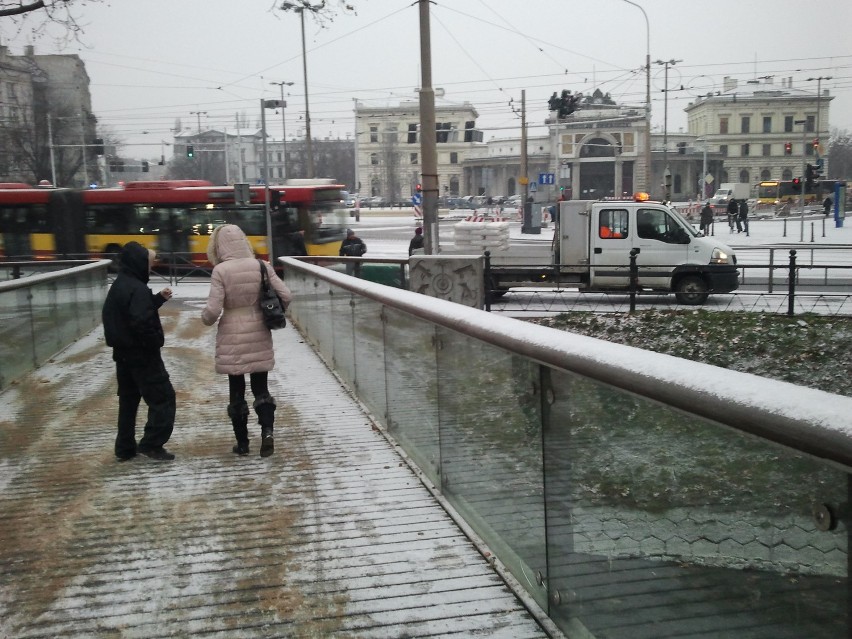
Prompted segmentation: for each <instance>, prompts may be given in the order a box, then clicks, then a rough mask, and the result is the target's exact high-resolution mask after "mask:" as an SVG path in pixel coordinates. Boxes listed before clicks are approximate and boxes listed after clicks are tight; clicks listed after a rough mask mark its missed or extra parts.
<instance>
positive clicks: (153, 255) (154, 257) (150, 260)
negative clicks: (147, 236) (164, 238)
mask: <svg viewBox="0 0 852 639" xmlns="http://www.w3.org/2000/svg"><path fill="white" fill-rule="evenodd" d="M156 260H157V251H155V250H153V249H148V268H151V267H152V266H154V262H155V261H156Z"/></svg>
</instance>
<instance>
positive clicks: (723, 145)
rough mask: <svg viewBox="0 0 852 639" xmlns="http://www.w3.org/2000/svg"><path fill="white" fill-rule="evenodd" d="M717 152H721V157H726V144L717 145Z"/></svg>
mask: <svg viewBox="0 0 852 639" xmlns="http://www.w3.org/2000/svg"><path fill="white" fill-rule="evenodd" d="M719 153H721V154H722V157H723V158H726V157H728V145H727V144H720V145H719Z"/></svg>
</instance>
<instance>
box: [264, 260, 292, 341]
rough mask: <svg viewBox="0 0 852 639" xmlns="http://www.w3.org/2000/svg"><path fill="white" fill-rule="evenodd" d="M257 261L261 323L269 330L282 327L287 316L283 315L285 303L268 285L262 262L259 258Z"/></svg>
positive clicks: (285, 322) (285, 307)
mask: <svg viewBox="0 0 852 639" xmlns="http://www.w3.org/2000/svg"><path fill="white" fill-rule="evenodd" d="M258 263H259V264H260V310H261V311H263V323H264V324H266V328H268V329H271V330H275V329H276V328H284V327H285V326H287V318H286V317H285V316H284V311H286V310H287V305H286V304H285V303H284V302H283V301H282V300H281V298H280V297H278V293H276V292H275V291H274V290H273V289H272V288H271V287H270V286H269V280H268V279H267V275H266V266H265V265H264V263H263V262H262V261H261V260H258Z"/></svg>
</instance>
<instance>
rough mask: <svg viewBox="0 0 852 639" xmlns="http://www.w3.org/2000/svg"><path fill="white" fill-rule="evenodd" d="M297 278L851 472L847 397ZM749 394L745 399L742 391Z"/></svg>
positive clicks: (343, 279) (395, 294)
mask: <svg viewBox="0 0 852 639" xmlns="http://www.w3.org/2000/svg"><path fill="white" fill-rule="evenodd" d="M279 260H280V262H281V263H282V264H283V266H284V269H285V275H286V272H287V270H290V269H292V270H294V271H297V272H304V273H307V274H310V276H312V277H315V278H317V279H319V280H322V281H325V282H328V283H329V284H332V285H334V286H335V287H339V288H342V289H344V290H347V291H349V292H351V293H353V294H356V295H360V296H363V297H365V298H368V299H371V300H373V301H375V302H378V303H380V304H382V305H384V306H388V307H391V308H394V309H395V310H398V311H401V312H403V313H406V314H408V315H411V316H413V317H415V318H418V319H421V320H424V321H427V322H431V323H433V324H436V325H438V326H442V327H444V328H447V329H450V330H453V331H456V332H460V333H463V334H465V335H468V336H471V337H473V338H476V339H478V340H480V341H482V342H485V343H487V344H491V345H493V346H496V347H498V348H501V349H504V350H506V351H509V352H512V353H517V354H519V355H521V356H523V357H527V358H529V359H531V360H533V361H536V362H538V363H540V364H544V365H546V366H549V367H551V368H554V369H557V370H561V371H566V372H570V373H576V374H578V375H581V376H583V377H586V378H589V379H593V380H596V381H598V382H601V383H603V384H607V385H609V386H612V387H615V388H618V389H620V390H623V391H626V392H629V393H633V394H636V395H639V396H642V397H645V398H648V399H650V400H653V401H657V402H660V403H662V404H664V405H666V406H669V407H672V408H675V409H678V410H681V411H683V412H684V413H687V414H689V415H695V416H698V417H700V418H703V419H707V420H710V421H713V422H716V423H719V424H722V425H724V426H728V427H730V428H733V429H735V430H738V431H742V432H745V433H749V434H751V435H756V436H758V437H761V438H764V439H766V440H769V441H772V442H775V443H778V444H781V445H783V446H786V447H789V448H792V449H794V450H798V451H801V452H804V453H807V454H810V455H814V456H816V457H819V458H823V459H826V460H830V461H832V462H835V463H838V464H840V465H842V466H844V467H845V470H846V471H847V472H850V471H852V428H850V427H849V415H852V397H844V396H840V395H834V394H832V393H827V392H825V391H820V390H816V389H811V388H804V387H799V386H796V385H794V384H789V383H787V382H781V381H777V380H771V379H767V378H762V377H757V376H754V375H750V374H747V373H740V372H737V371H731V370H727V369H722V368H717V367H715V366H710V365H708V364H703V363H699V362H691V361H687V360H680V359H678V358H675V357H671V356H669V355H663V354H660V353H654V352H650V351H644V350H641V349H637V348H633V347H630V346H624V345H621V344H614V343H610V342H605V341H602V340H596V339H593V338H589V337H585V336H580V335H574V334H571V333H566V332H562V331H555V330H553V329H550V328H547V327H543V326H538V325H534V324H527V323H523V324H519V321H518V320H515V319H512V318H508V317H502V316H498V315H494V314H492V313H486V312H484V311H480V310H478V309H473V308H469V307H465V306H462V305H459V304H454V303H452V302H447V301H445V300H441V299H437V298H430V300H429V303H428V304H424V303H423V295H421V294H419V293H413V292H411V291H405V290H397V289H391V288H389V287H386V286H382V285H380V284H375V283H372V282H367V281H364V280H359V279H357V278H353V277H349V276H347V275H344V274H341V273H337V272H335V271H332V270H329V269H326V268H322V267H318V266H314V265H313V264H309V263H307V262H305V261H301V260H298V259H293V258H286V257H285V258H279ZM744 388H747V389H748V392H747V393H744V392H743V389H744Z"/></svg>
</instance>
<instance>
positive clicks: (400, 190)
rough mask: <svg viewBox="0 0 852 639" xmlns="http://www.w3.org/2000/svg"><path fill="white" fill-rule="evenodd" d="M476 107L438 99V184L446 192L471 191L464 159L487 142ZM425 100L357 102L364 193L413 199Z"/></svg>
mask: <svg viewBox="0 0 852 639" xmlns="http://www.w3.org/2000/svg"><path fill="white" fill-rule="evenodd" d="M478 115H479V114H478V113H477V111H476V109H475V108H474V107H473V106H472V105H471V104H470V103H468V102H465V103H464V104H461V105H436V106H435V123H436V127H435V128H436V133H435V135H436V136H437V154H438V157H437V160H438V162H437V164H438V189H439V193H440V195H441V196H446V197H453V196H459V195H466V194H469V193H470V192H471V191H470V185H469V183H467V182H466V181H465V175H464V171H463V168H462V167H463V164H464V162H465V160H466V159H467V158H468V157H469V156H470V154H471V153H472V152H473V150H474V149H475V148H476V147H477V146H479V145H481V144H482V132H481V131H479V130H477V129H476V118H477V117H478ZM421 135H422V130H421V127H420V105H419V103H418V102H415V101H410V102H402V103H400V104H399V105H396V106H388V107H372V106H366V105H365V104H363V103H361V102H357V101H356V103H355V159H356V178H355V187H354V188H355V190H356V191H357V192H358V193H359V194H360V195H361V196H362V197H371V196H378V197H382V198H384V199H385V200H386V201H388V202H401V201H407V200H409V198H410V197H411V195H412V194H414V192H415V190H416V186H417V184H418V183H420V182H421V180H422V179H423V178H422V173H423V167H422V164H421V162H422V158H421V156H420V136H421Z"/></svg>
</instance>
